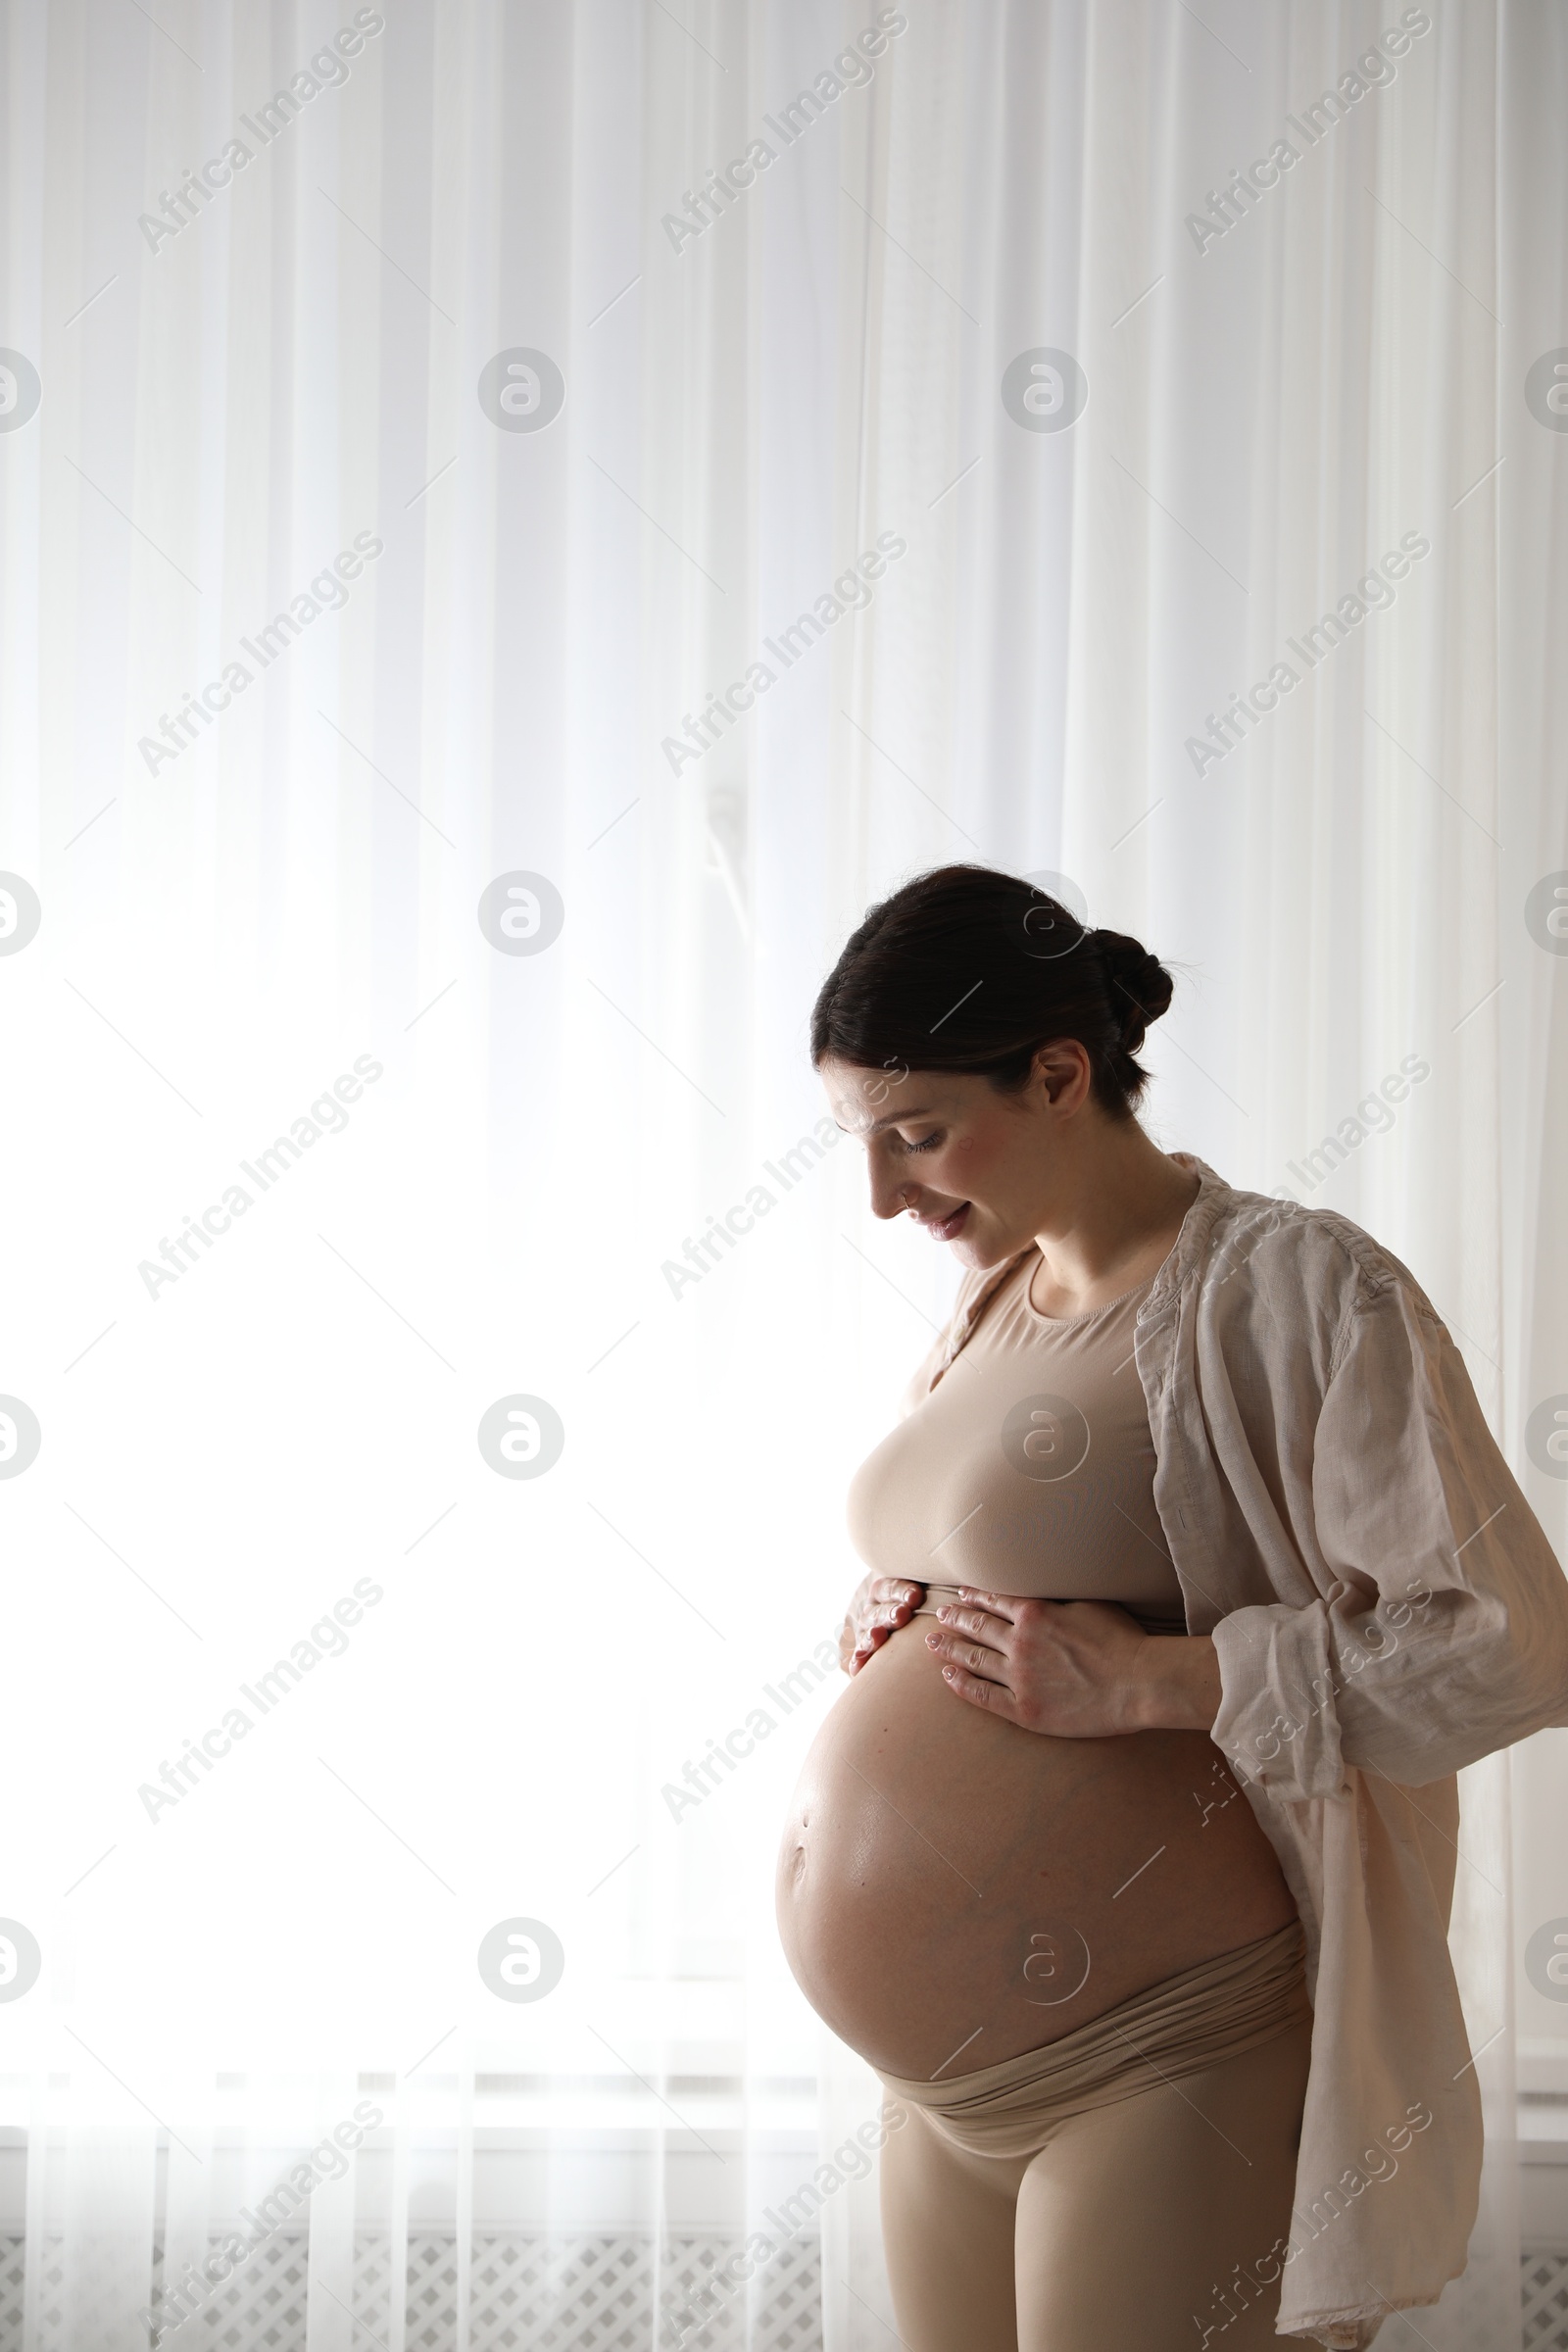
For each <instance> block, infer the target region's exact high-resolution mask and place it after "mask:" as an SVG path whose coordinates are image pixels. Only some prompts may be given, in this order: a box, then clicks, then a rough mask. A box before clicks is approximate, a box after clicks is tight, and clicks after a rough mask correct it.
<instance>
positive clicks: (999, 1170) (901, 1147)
mask: <svg viewBox="0 0 1568 2352" xmlns="http://www.w3.org/2000/svg"><path fill="white" fill-rule="evenodd" d="M820 1076H821V1079H822V1083H823V1085H824V1086H825V1088H826V1089H827V1098H828V1102H829V1104H830V1105H831V1107H832V1111H833V1116H834V1118H835V1119H836V1121H837V1122H838V1124H839V1126H841V1127H842V1128H843V1129H844V1130H845V1131H846V1133H847V1134H850V1135H858V1136H859V1137H860V1138H861V1140H862V1141H863V1143H864V1145H865V1151H866V1161H867V1166H868V1170H869V1174H870V1179H871V1207H872V1210H873V1212H874V1213H875V1214H876V1215H877V1216H879V1217H897V1216H902V1215H904V1214H906V1213H908V1214H910V1215H912V1216H913V1217H914V1219H915V1220H916V1222H917V1223H918V1224H920V1225H922V1226H923V1227H924V1228H925V1230H926V1232H927V1233H929V1234H930V1235H931V1236H932V1238H933V1239H934V1240H936V1241H939V1242H949V1243H951V1244H952V1246H953V1250H954V1254H955V1256H956V1257H957V1258H959V1259H960V1260H961V1262H962V1263H963V1264H964V1265H966V1266H973V1267H977V1268H980V1267H986V1266H997V1265H1000V1264H1001V1263H1002V1262H1003V1260H1004V1259H1005V1258H1006V1257H1010V1256H1012V1255H1013V1254H1014V1252H1015V1251H1017V1250H1021V1249H1023V1248H1024V1247H1025V1245H1026V1244H1027V1243H1028V1242H1030V1241H1032V1240H1033V1238H1034V1237H1035V1235H1036V1234H1037V1233H1039V1232H1041V1231H1043V1230H1044V1229H1045V1228H1046V1227H1047V1226H1048V1225H1049V1224H1050V1222H1051V1210H1052V1206H1053V1204H1054V1202H1055V1201H1057V1200H1058V1199H1059V1197H1060V1193H1061V1188H1062V1182H1063V1178H1064V1176H1065V1175H1066V1174H1067V1166H1068V1163H1069V1162H1070V1161H1076V1159H1077V1158H1078V1148H1079V1147H1080V1146H1081V1144H1082V1142H1083V1140H1084V1138H1085V1130H1086V1127H1087V1126H1088V1125H1089V1124H1091V1123H1092V1121H1093V1114H1094V1112H1095V1111H1096V1110H1098V1108H1099V1105H1098V1104H1095V1103H1092V1101H1091V1098H1090V1091H1089V1082H1090V1064H1089V1056H1088V1054H1087V1053H1086V1052H1085V1050H1084V1048H1083V1047H1082V1046H1080V1045H1079V1044H1077V1043H1076V1041H1075V1040H1073V1039H1070V1038H1069V1039H1062V1040H1061V1041H1059V1042H1058V1043H1057V1044H1055V1045H1052V1046H1047V1047H1044V1048H1043V1049H1042V1050H1041V1052H1040V1054H1038V1055H1037V1056H1036V1061H1035V1070H1034V1074H1033V1075H1032V1076H1031V1078H1030V1080H1029V1082H1028V1084H1027V1086H1025V1088H1024V1089H1023V1091H1022V1092H1021V1093H1020V1094H1017V1095H1004V1094H999V1093H998V1091H997V1089H996V1088H995V1087H994V1086H993V1085H992V1084H991V1081H990V1079H989V1078H983V1077H969V1076H962V1075H957V1074H955V1073H954V1072H952V1071H947V1070H943V1071H925V1070H902V1069H899V1068H895V1069H894V1070H892V1071H888V1070H870V1069H863V1068H860V1067H858V1065H857V1064H856V1063H854V1062H847V1061H838V1060H835V1059H833V1058H832V1057H831V1056H829V1057H828V1058H827V1059H826V1060H824V1061H823V1062H822V1064H821V1066H820ZM1086 1105H1087V1106H1088V1107H1089V1109H1090V1113H1091V1117H1090V1120H1089V1121H1086V1120H1085V1119H1084V1118H1083V1117H1082V1116H1080V1115H1079V1114H1080V1113H1081V1112H1082V1111H1083V1110H1084V1109H1085V1107H1086Z"/></svg>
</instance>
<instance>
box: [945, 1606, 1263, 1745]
mask: <svg viewBox="0 0 1568 2352" xmlns="http://www.w3.org/2000/svg"><path fill="white" fill-rule="evenodd" d="M937 1622H938V1625H939V1626H940V1627H941V1628H942V1629H943V1630H942V1631H941V1632H932V1633H930V1634H928V1635H927V1636H926V1642H927V1645H928V1647H929V1648H930V1649H931V1650H933V1651H934V1652H935V1654H936V1655H937V1657H939V1658H940V1659H941V1660H942V1671H943V1674H944V1676H945V1678H946V1680H947V1683H948V1686H949V1688H950V1689H951V1690H953V1691H956V1693H957V1695H958V1696H959V1697H960V1698H966V1699H967V1700H968V1701H969V1703H970V1705H971V1706H976V1707H984V1708H985V1709H986V1711H987V1713H988V1714H992V1715H1000V1716H1001V1717H1002V1718H1003V1720H1004V1722H1005V1723H1015V1724H1017V1725H1018V1726H1019V1728H1020V1730H1023V1731H1026V1732H1044V1733H1048V1734H1049V1735H1050V1736H1051V1737H1052V1738H1054V1739H1057V1740H1104V1739H1110V1738H1113V1737H1115V1736H1116V1735H1117V1734H1120V1733H1126V1732H1160V1731H1171V1732H1206V1731H1207V1730H1208V1729H1209V1727H1210V1725H1211V1724H1212V1723H1213V1721H1214V1718H1215V1716H1216V1715H1217V1714H1218V1713H1219V1707H1220V1678H1219V1660H1218V1658H1217V1656H1216V1654H1215V1650H1214V1643H1213V1642H1212V1640H1211V1638H1210V1637H1209V1636H1208V1635H1207V1634H1187V1635H1178V1634H1146V1633H1143V1632H1142V1631H1141V1630H1140V1629H1139V1627H1138V1626H1137V1625H1136V1624H1135V1622H1134V1621H1133V1619H1132V1618H1131V1617H1129V1616H1128V1614H1127V1612H1126V1610H1125V1609H1119V1608H1116V1607H1114V1606H1113V1605H1112V1604H1111V1603H1109V1602H1107V1601H1103V1600H1017V1599H1012V1598H1009V1597H1008V1595H1007V1594H1006V1593H979V1592H974V1591H971V1590H970V1589H968V1588H967V1587H965V1588H964V1590H963V1591H962V1592H961V1593H960V1594H959V1598H958V1601H957V1602H956V1604H954V1603H949V1604H948V1605H947V1606H945V1607H943V1608H940V1609H939V1610H938V1611H937Z"/></svg>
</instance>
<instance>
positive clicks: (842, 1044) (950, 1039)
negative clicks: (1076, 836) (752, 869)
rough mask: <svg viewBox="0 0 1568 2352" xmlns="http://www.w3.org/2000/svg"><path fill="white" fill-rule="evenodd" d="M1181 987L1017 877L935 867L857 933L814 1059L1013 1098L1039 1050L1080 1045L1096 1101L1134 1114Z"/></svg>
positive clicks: (815, 1041) (823, 1018)
mask: <svg viewBox="0 0 1568 2352" xmlns="http://www.w3.org/2000/svg"><path fill="white" fill-rule="evenodd" d="M1171 986H1172V984H1171V976H1170V974H1169V972H1168V971H1166V969H1165V967H1164V965H1163V964H1162V963H1161V962H1160V961H1159V959H1158V957H1157V956H1152V955H1151V954H1150V952H1149V950H1148V949H1147V948H1146V947H1144V946H1143V945H1142V943H1141V942H1140V941H1138V940H1136V939H1129V938H1128V937H1127V935H1126V933H1125V932H1122V931H1097V930H1094V929H1093V928H1086V927H1085V926H1084V925H1083V924H1082V923H1080V922H1079V921H1078V918H1077V917H1076V915H1074V914H1073V913H1072V912H1071V910H1070V909H1069V908H1068V907H1064V906H1062V905H1061V903H1060V901H1059V900H1056V899H1053V898H1050V897H1048V896H1047V894H1046V892H1044V891H1043V890H1040V889H1038V888H1037V887H1036V886H1035V884H1034V883H1032V882H1026V881H1024V880H1023V879H1022V878H1021V877H1020V876H1019V875H1016V874H1004V873H998V872H997V871H995V869H994V868H992V867H990V866H985V865H942V866H937V867H936V868H935V869H934V870H933V871H932V872H931V873H928V874H917V875H916V876H915V878H914V880H913V881H912V882H907V883H906V884H905V885H904V888H903V889H902V890H896V891H895V892H894V893H893V895H892V896H891V898H886V899H883V900H881V901H880V902H879V904H878V905H876V906H875V907H871V908H870V909H869V910H868V911H867V914H866V917H865V920H864V921H863V922H862V923H861V924H860V926H859V928H858V930H857V931H855V932H853V933H852V934H851V936H850V939H849V941H848V942H847V944H846V946H845V948H844V951H843V953H842V954H841V956H839V959H838V961H837V963H836V964H835V965H834V966H833V969H832V971H831V972H829V974H828V976H827V978H826V979H825V980H824V981H823V983H822V987H821V990H820V992H819V994H818V996H817V1000H816V1003H815V1005H813V1006H812V1007H811V1063H812V1067H813V1068H816V1067H819V1066H820V1064H821V1063H822V1062H823V1061H824V1060H826V1059H827V1058H828V1056H829V1055H832V1056H833V1058H834V1059H836V1060H840V1061H847V1062H853V1063H854V1064H855V1065H856V1066H857V1067H858V1068H860V1069H872V1070H875V1069H893V1068H900V1067H902V1068H905V1069H910V1070H953V1071H965V1072H970V1073H973V1074H975V1075H977V1076H981V1077H986V1078H989V1079H990V1081H991V1083H992V1085H993V1086H994V1087H996V1088H997V1090H998V1092H999V1093H1003V1094H1009V1093H1014V1092H1016V1091H1017V1090H1018V1089H1019V1088H1020V1087H1022V1086H1023V1085H1024V1083H1025V1081H1026V1080H1027V1078H1028V1076H1029V1072H1030V1069H1031V1067H1032V1065H1033V1061H1034V1056H1035V1054H1036V1051H1037V1050H1038V1048H1040V1047H1041V1046H1044V1045H1048V1044H1050V1043H1051V1041H1052V1040H1053V1039H1054V1038H1063V1037H1071V1038H1076V1039H1077V1040H1078V1042H1079V1044H1080V1045H1082V1046H1083V1047H1084V1048H1085V1049H1086V1051H1087V1053H1088V1054H1089V1058H1090V1062H1091V1065H1092V1068H1093V1073H1094V1076H1093V1091H1094V1095H1095V1098H1096V1100H1097V1101H1098V1102H1099V1103H1101V1104H1102V1106H1103V1108H1104V1109H1105V1110H1107V1111H1108V1112H1110V1114H1111V1115H1112V1117H1114V1118H1130V1117H1131V1116H1132V1115H1133V1112H1134V1110H1135V1108H1136V1106H1137V1104H1138V1103H1139V1101H1140V1099H1141V1097H1142V1095H1143V1092H1144V1088H1145V1087H1146V1086H1147V1084H1148V1083H1149V1072H1148V1071H1147V1070H1146V1069H1145V1068H1143V1066H1142V1064H1141V1063H1140V1062H1139V1061H1138V1060H1137V1059H1136V1058H1135V1057H1136V1055H1137V1054H1138V1050H1139V1048H1140V1047H1141V1046H1142V1044H1143V1042H1144V1032H1145V1030H1146V1028H1147V1027H1148V1025H1149V1023H1150V1022H1151V1021H1156V1020H1158V1018H1159V1016H1160V1014H1161V1013H1162V1012H1163V1011H1164V1010H1165V1008H1166V1006H1167V1005H1169V1003H1170V1000H1171Z"/></svg>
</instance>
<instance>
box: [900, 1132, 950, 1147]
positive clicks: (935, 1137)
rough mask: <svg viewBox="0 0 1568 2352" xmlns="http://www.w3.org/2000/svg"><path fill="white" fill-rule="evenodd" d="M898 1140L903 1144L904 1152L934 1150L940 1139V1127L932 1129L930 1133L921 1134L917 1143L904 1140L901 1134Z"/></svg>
mask: <svg viewBox="0 0 1568 2352" xmlns="http://www.w3.org/2000/svg"><path fill="white" fill-rule="evenodd" d="M899 1141H900V1142H901V1143H902V1144H904V1149H905V1150H906V1152H934V1151H935V1150H936V1147H937V1146H938V1144H940V1143H941V1141H942V1130H941V1128H940V1127H938V1128H936V1129H934V1130H933V1132H932V1133H931V1134H930V1135H927V1136H922V1137H921V1139H920V1141H919V1143H917V1144H911V1143H907V1142H906V1141H905V1139H904V1137H903V1136H901V1137H900V1138H899Z"/></svg>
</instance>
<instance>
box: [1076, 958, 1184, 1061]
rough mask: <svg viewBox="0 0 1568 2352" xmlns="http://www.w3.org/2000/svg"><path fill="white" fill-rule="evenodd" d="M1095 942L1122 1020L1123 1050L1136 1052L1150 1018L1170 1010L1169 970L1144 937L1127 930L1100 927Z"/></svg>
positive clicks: (1170, 988)
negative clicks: (1129, 934)
mask: <svg viewBox="0 0 1568 2352" xmlns="http://www.w3.org/2000/svg"><path fill="white" fill-rule="evenodd" d="M1095 945H1096V947H1097V948H1098V949H1099V950H1100V956H1101V962H1102V964H1103V967H1104V973H1105V987H1106V990H1107V992H1108V993H1109V996H1110V1001H1111V1004H1112V1005H1113V1006H1114V1007H1115V1008H1116V1011H1117V1014H1118V1017H1119V1019H1120V1022H1121V1050H1122V1052H1123V1053H1124V1054H1136V1053H1137V1052H1138V1050H1139V1048H1140V1047H1141V1046H1142V1044H1143V1042H1144V1033H1145V1031H1146V1030H1147V1029H1148V1027H1149V1024H1150V1022H1151V1021H1157V1020H1158V1018H1159V1016H1160V1014H1161V1013H1162V1012H1165V1011H1166V1010H1168V1008H1169V1005H1170V1001H1171V996H1172V994H1173V983H1172V981H1171V976H1170V974H1169V972H1167V971H1166V969H1165V966H1164V965H1163V964H1162V963H1161V962H1160V960H1159V957H1158V956H1152V955H1151V954H1150V952H1149V950H1148V949H1147V948H1146V947H1145V946H1144V944H1143V941H1142V940H1138V939H1130V938H1129V937H1128V935H1127V933H1126V932H1125V931H1097V932H1096V933H1095Z"/></svg>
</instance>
